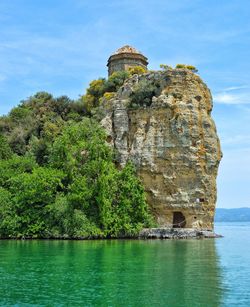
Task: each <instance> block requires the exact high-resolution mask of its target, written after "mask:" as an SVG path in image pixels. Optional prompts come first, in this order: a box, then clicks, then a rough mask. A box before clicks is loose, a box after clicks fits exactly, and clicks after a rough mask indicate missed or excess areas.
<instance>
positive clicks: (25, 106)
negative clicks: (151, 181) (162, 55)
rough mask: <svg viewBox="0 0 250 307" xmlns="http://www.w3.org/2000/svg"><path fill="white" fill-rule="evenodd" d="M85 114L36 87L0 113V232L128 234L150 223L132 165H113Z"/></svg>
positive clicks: (116, 80) (95, 90) (96, 88)
mask: <svg viewBox="0 0 250 307" xmlns="http://www.w3.org/2000/svg"><path fill="white" fill-rule="evenodd" d="M122 80H123V81H122ZM123 82H124V75H122V74H119V76H117V75H115V76H113V78H111V79H109V82H107V81H105V82H104V81H103V80H102V79H100V80H99V81H98V82H94V83H91V86H90V89H89V90H88V92H87V94H86V95H93V97H95V99H96V97H99V96H100V95H104V94H105V93H112V92H113V91H114V90H117V88H118V87H119V86H120V85H121V84H122V83H123ZM102 87H103V88H104V89H102ZM109 95H110V94H106V96H109ZM111 95H112V94H111ZM87 114H88V110H87V108H86V104H85V103H84V101H83V100H82V99H80V100H79V101H76V102H75V101H72V100H70V99H69V98H67V97H59V98H53V97H52V95H50V94H48V93H45V92H41V93H37V94H36V95H34V96H32V97H31V98H29V99H27V100H25V101H22V102H21V104H20V105H19V106H18V107H16V108H14V109H13V110H12V111H11V112H10V113H9V115H8V116H3V117H1V118H0V238H1V237H2V238H9V237H11V238H81V237H118V236H131V235H135V234H137V233H138V231H139V230H140V229H141V228H142V227H145V226H149V225H150V223H151V218H150V214H149V212H148V207H147V204H146V201H145V193H144V191H143V187H142V185H141V183H140V181H139V179H138V178H137V177H136V174H135V169H134V167H133V165H132V164H131V163H128V164H127V165H126V166H125V167H124V168H123V169H122V170H119V169H117V168H116V166H115V161H114V152H113V151H112V149H111V148H110V147H109V146H108V145H107V144H106V135H105V132H104V130H103V129H102V128H101V127H100V126H99V124H98V123H97V122H95V121H94V120H93V118H89V117H87V116H86V115H87Z"/></svg>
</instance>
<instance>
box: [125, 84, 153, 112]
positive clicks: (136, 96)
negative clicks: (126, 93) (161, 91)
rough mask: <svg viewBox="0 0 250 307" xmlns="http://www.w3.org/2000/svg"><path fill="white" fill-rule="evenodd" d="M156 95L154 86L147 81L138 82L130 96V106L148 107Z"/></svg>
mask: <svg viewBox="0 0 250 307" xmlns="http://www.w3.org/2000/svg"><path fill="white" fill-rule="evenodd" d="M156 95H157V88H156V86H155V84H153V83H152V82H151V81H148V80H142V81H140V82H139V83H138V84H137V85H136V86H135V88H134V91H133V92H132V93H131V95H130V101H131V102H130V106H131V107H136V106H150V105H151V103H152V98H153V96H156Z"/></svg>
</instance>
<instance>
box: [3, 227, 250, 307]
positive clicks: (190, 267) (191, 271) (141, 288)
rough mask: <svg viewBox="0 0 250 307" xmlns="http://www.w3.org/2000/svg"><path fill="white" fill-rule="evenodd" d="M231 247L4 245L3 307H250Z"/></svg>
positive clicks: (206, 243)
mask: <svg viewBox="0 0 250 307" xmlns="http://www.w3.org/2000/svg"><path fill="white" fill-rule="evenodd" d="M220 227H221V229H220V230H221V231H222V232H223V231H224V232H228V234H230V233H232V231H231V228H229V229H227V228H225V227H224V226H220ZM223 227H224V228H223ZM249 229H250V227H248V230H249ZM230 231H231V232H230ZM233 240H235V244H236V243H239V240H236V237H235V238H234V237H232V236H231V237H227V238H224V239H217V240H213V239H209V240H186V241H157V240H156V241H138V240H124V241H123V240H120V241H119V240H113V241H0V305H1V306H235V303H237V306H250V297H249V293H248V292H249V286H250V283H249V279H248V278H249V277H248V276H247V277H245V279H244V278H243V279H242V276H244V274H246V273H247V272H246V269H247V270H248V272H250V270H249V262H248V260H249V258H248V257H249V254H248V255H247V256H246V257H247V258H246V259H245V258H244V256H243V258H244V259H243V260H242V259H238V258H237V257H238V256H237V255H238V254H239V253H240V251H239V248H241V249H242V248H243V249H245V251H246V252H247V251H249V246H245V247H244V246H241V247H239V246H238V248H237V250H235V252H232V241H233ZM248 243H249V239H248ZM230 244H231V248H230ZM236 245H237V244H236ZM239 245H240V244H239ZM247 249H248V250H247ZM230 253H231V255H232V257H233V258H232V257H230ZM234 257H235V258H234ZM239 261H241V262H239ZM232 265H234V266H235V267H233V268H232V271H230V267H231V266H232ZM244 266H246V267H247V268H244ZM242 270H243V271H242ZM244 270H245V271H244ZM241 275H242V276H241ZM248 275H249V274H248ZM232 279H233V280H232ZM232 283H235V287H236V288H235V287H234V288H233V284H232ZM237 285H238V288H237ZM239 285H240V286H239ZM234 291H235V293H234Z"/></svg>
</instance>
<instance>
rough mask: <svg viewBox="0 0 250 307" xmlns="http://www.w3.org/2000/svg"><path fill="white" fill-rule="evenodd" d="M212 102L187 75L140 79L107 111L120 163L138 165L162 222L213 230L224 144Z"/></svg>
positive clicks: (134, 79)
mask: <svg viewBox="0 0 250 307" xmlns="http://www.w3.org/2000/svg"><path fill="white" fill-rule="evenodd" d="M211 111H212V97H211V94H210V91H209V89H208V88H207V86H206V85H205V84H204V83H203V82H202V80H201V79H200V77H199V76H197V75H196V74H194V73H192V72H190V71H188V70H186V69H173V70H167V71H156V72H149V73H146V74H143V75H140V76H138V75H134V76H133V77H131V78H130V79H128V80H127V81H126V82H125V84H124V85H123V86H122V87H121V88H120V89H119V91H118V92H117V94H116V96H115V97H114V98H113V99H111V100H110V101H109V102H108V103H107V104H106V107H105V117H104V118H103V120H102V125H103V126H104V127H105V128H106V130H107V133H108V139H107V140H108V142H109V143H110V144H111V145H112V146H114V147H115V148H116V150H117V155H118V156H117V161H118V163H119V164H120V165H121V166H123V165H124V164H125V163H126V162H127V161H128V160H132V161H133V162H134V164H135V165H136V168H137V172H138V175H139V176H140V178H141V180H142V182H143V184H144V187H145V190H146V192H147V200H148V203H149V205H150V207H151V210H152V212H153V214H154V215H155V217H156V219H157V222H158V223H159V225H161V226H166V227H169V226H170V227H172V226H173V227H185V228H198V229H212V228H213V219H214V210H215V203H216V176H217V170H218V165H219V162H220V159H221V156H222V154H221V150H220V143H219V139H218V136H217V133H216V127H215V124H214V121H213V119H212V118H211Z"/></svg>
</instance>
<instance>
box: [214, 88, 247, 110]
mask: <svg viewBox="0 0 250 307" xmlns="http://www.w3.org/2000/svg"><path fill="white" fill-rule="evenodd" d="M249 89H250V87H249V86H247V85H241V86H231V87H227V88H224V89H223V90H222V91H220V92H218V93H215V94H214V101H215V102H217V103H221V104H230V105H238V104H239V105H240V104H250V90H249Z"/></svg>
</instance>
